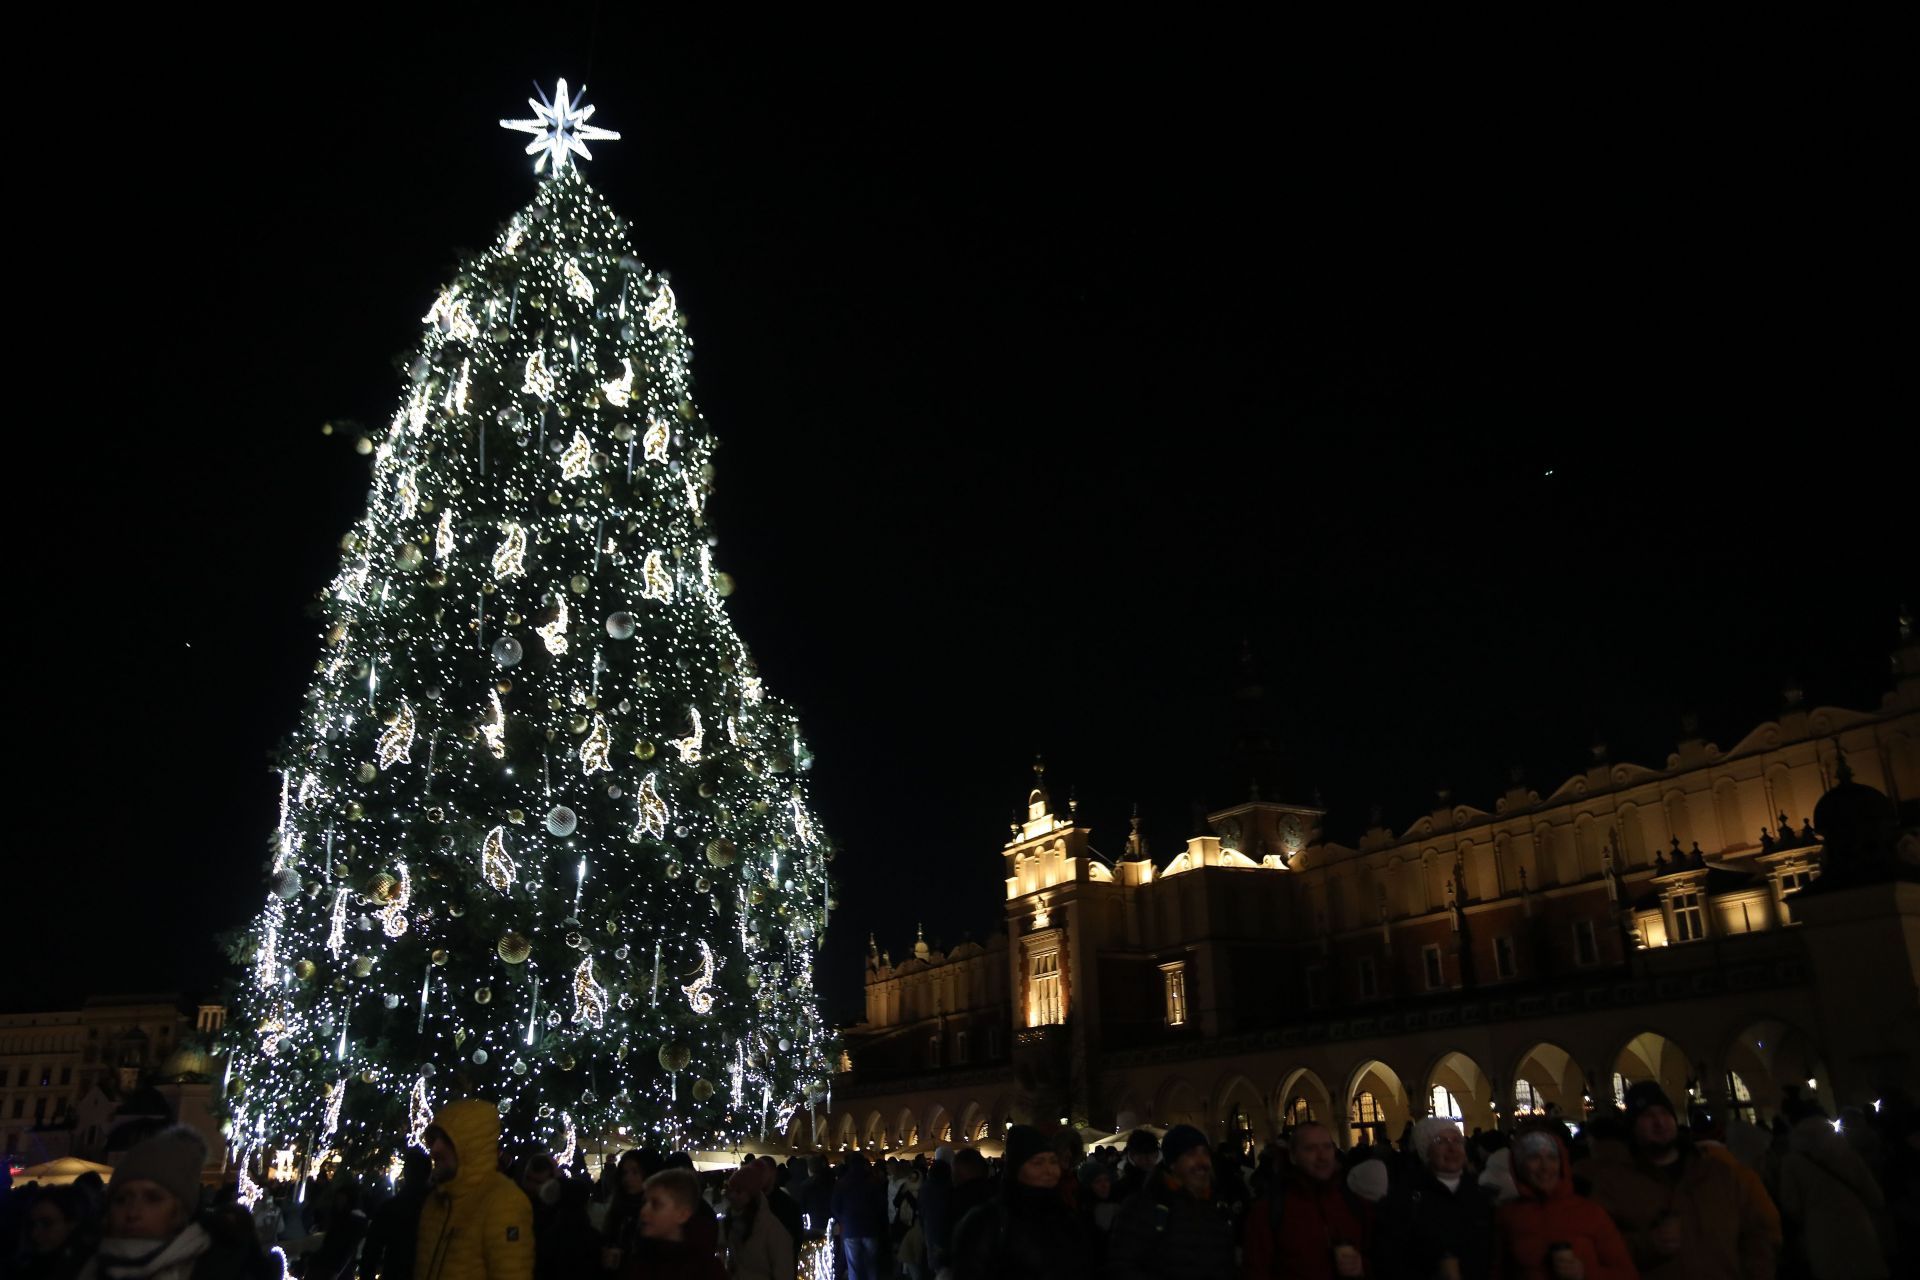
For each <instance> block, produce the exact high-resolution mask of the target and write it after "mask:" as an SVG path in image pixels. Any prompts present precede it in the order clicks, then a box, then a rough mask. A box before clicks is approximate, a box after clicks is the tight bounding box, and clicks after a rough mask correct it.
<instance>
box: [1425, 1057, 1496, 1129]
mask: <svg viewBox="0 0 1920 1280" xmlns="http://www.w3.org/2000/svg"><path fill="white" fill-rule="evenodd" d="M1421 1101H1422V1102H1424V1103H1425V1104H1426V1105H1425V1108H1424V1109H1425V1111H1426V1113H1427V1114H1428V1115H1430V1116H1443V1117H1446V1118H1448V1119H1452V1120H1457V1121H1459V1122H1460V1131H1461V1132H1462V1133H1472V1132H1473V1131H1474V1130H1475V1129H1497V1128H1499V1127H1500V1117H1499V1116H1498V1115H1497V1114H1495V1111H1494V1108H1496V1107H1498V1106H1499V1105H1500V1101H1501V1100H1500V1099H1499V1098H1498V1097H1496V1096H1495V1090H1494V1087H1493V1081H1492V1079H1490V1078H1489V1077H1488V1075H1487V1073H1486V1072H1485V1071H1484V1070H1483V1069H1482V1068H1481V1066H1480V1064H1479V1063H1477V1062H1475V1061H1474V1060H1473V1059H1472V1058H1469V1057H1468V1056H1467V1055H1466V1054H1464V1053H1461V1052H1459V1051H1458V1050H1455V1051H1452V1052H1449V1053H1443V1054H1441V1055H1440V1057H1439V1058H1438V1059H1436V1060H1435V1062H1434V1064H1433V1066H1432V1067H1430V1068H1428V1070H1427V1080H1426V1088H1425V1091H1424V1094H1423V1096H1422V1098H1421Z"/></svg>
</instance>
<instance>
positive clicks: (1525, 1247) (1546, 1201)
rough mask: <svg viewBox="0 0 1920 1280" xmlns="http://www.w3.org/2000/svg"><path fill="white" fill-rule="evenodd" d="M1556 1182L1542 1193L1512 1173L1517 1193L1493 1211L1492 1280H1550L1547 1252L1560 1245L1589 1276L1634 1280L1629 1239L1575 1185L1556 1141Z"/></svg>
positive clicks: (1564, 1148)
mask: <svg viewBox="0 0 1920 1280" xmlns="http://www.w3.org/2000/svg"><path fill="white" fill-rule="evenodd" d="M1554 1147H1555V1149H1556V1150H1557V1151H1558V1152H1559V1154H1560V1181H1558V1182H1556V1183H1554V1184H1553V1190H1552V1191H1550V1192H1548V1193H1547V1194H1546V1195H1541V1194H1540V1193H1539V1192H1538V1191H1536V1190H1534V1189H1533V1187H1532V1186H1531V1185H1530V1184H1529V1183H1528V1182H1527V1181H1526V1180H1525V1179H1524V1178H1518V1177H1516V1178H1515V1179H1514V1182H1515V1185H1516V1186H1517V1188H1518V1190H1519V1195H1518V1196H1517V1197H1516V1198H1515V1199H1512V1200H1509V1201H1507V1202H1506V1203H1505V1204H1503V1205H1501V1206H1500V1207H1499V1208H1497V1209H1495V1210H1494V1213H1493V1229H1494V1236H1495V1240H1494V1253H1493V1274H1494V1276H1495V1278H1496V1280H1509V1278H1512V1277H1517V1278H1518V1280H1551V1277H1552V1275H1553V1263H1552V1261H1550V1260H1549V1259H1548V1257H1547V1250H1549V1249H1551V1248H1552V1247H1553V1246H1554V1245H1557V1244H1564V1245H1567V1246H1568V1247H1569V1248H1571V1249H1572V1250H1573V1252H1574V1255H1575V1256H1576V1257H1578V1258H1579V1259H1580V1265H1581V1266H1582V1267H1583V1268H1585V1270H1586V1273H1587V1280H1636V1277H1637V1276H1638V1275H1639V1272H1637V1271H1636V1270H1635V1269H1634V1266H1633V1257H1632V1255H1631V1254H1630V1253H1628V1251H1627V1242H1626V1241H1625V1240H1623V1239H1621V1237H1620V1231H1619V1229H1618V1228H1617V1227H1615V1226H1614V1225H1613V1219H1612V1218H1609V1217H1608V1216H1607V1211H1606V1210H1605V1209H1602V1208H1601V1207H1600V1206H1599V1205H1597V1204H1595V1203H1594V1202H1593V1201H1591V1200H1589V1199H1587V1198H1586V1197H1585V1196H1583V1195H1579V1194H1577V1193H1576V1192H1575V1191H1574V1189H1573V1167H1572V1161H1570V1160H1569V1159H1568V1158H1567V1145H1566V1143H1564V1142H1561V1141H1560V1140H1559V1139H1557V1138H1556V1139H1555V1140H1554Z"/></svg>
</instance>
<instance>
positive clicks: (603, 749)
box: [580, 714, 613, 778]
mask: <svg viewBox="0 0 1920 1280" xmlns="http://www.w3.org/2000/svg"><path fill="white" fill-rule="evenodd" d="M612 746H613V739H612V738H611V737H610V736H609V735H608V733H607V721H606V718H605V717H604V716H601V715H599V714H595V716H594V717H593V728H592V730H591V731H589V732H588V734H587V740H586V741H585V742H583V743H581V744H580V769H581V772H583V773H584V774H586V775H587V776H588V777H589V778H591V777H592V776H593V775H594V774H596V773H612V772H613V765H612V764H611V763H610V762H609V761H608V759H607V754H608V752H609V750H610V749H611V748H612Z"/></svg>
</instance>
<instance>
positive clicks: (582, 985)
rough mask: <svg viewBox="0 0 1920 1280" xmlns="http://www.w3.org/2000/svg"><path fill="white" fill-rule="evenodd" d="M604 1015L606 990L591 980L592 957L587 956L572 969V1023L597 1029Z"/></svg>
mask: <svg viewBox="0 0 1920 1280" xmlns="http://www.w3.org/2000/svg"><path fill="white" fill-rule="evenodd" d="M606 1017H607V990H606V988H605V987H603V986H601V985H600V984H599V983H597V982H595V981H594V980H593V957H592V956H587V957H586V958H585V959H583V960H581V961H580V967H579V968H577V969H575V970H574V971H573V1021H574V1025H576V1026H579V1025H585V1026H588V1027H591V1028H593V1029H594V1030H595V1031H598V1030H599V1029H600V1026H601V1024H602V1023H603V1022H605V1021H606Z"/></svg>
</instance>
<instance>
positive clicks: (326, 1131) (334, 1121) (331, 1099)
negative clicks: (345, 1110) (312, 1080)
mask: <svg viewBox="0 0 1920 1280" xmlns="http://www.w3.org/2000/svg"><path fill="white" fill-rule="evenodd" d="M346 1100H347V1078H346V1077H345V1076H341V1077H340V1079H339V1081H338V1082H337V1083H335V1085H334V1086H333V1092H332V1093H330V1094H328V1095H327V1109H326V1113H325V1114H324V1115H323V1116H322V1117H321V1120H320V1141H319V1142H316V1143H314V1146H315V1147H316V1148H318V1147H321V1146H324V1145H325V1144H326V1142H327V1141H328V1140H329V1139H331V1138H332V1137H333V1135H334V1134H336V1133H338V1132H339V1131H340V1104H341V1103H343V1102H345V1101H346ZM314 1159H315V1160H316V1162H320V1163H324V1159H323V1158H322V1157H321V1156H319V1155H317V1154H316V1155H315V1157H314Z"/></svg>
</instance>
